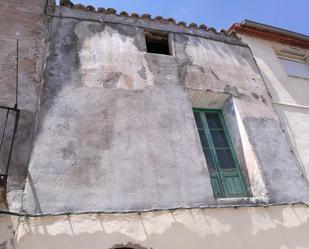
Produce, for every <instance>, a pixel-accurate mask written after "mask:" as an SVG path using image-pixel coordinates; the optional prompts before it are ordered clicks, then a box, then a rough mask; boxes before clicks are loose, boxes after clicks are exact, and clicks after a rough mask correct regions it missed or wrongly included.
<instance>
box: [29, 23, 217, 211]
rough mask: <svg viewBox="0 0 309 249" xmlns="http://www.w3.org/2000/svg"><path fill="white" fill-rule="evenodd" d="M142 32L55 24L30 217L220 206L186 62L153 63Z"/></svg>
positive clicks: (159, 60) (32, 173) (34, 156)
mask: <svg viewBox="0 0 309 249" xmlns="http://www.w3.org/2000/svg"><path fill="white" fill-rule="evenodd" d="M141 32H142V31H141V30H138V29H136V28H133V27H127V26H117V25H107V24H105V25H104V24H98V23H92V22H83V21H80V22H79V21H73V20H70V19H54V21H53V30H52V35H51V37H52V40H51V47H50V48H51V49H50V52H49V56H48V58H47V65H46V69H45V84H44V87H43V93H42V99H41V109H40V116H39V124H38V134H37V138H36V145H35V147H34V149H33V154H32V158H31V161H30V172H29V182H28V184H27V186H26V190H25V197H24V206H23V208H24V209H25V210H26V211H28V212H59V211H68V210H74V211H80V210H106V211H124V210H139V209H152V208H173V207H179V206H187V207H189V206H191V205H193V206H199V205H202V204H203V203H207V202H210V203H213V202H214V198H213V194H212V189H211V186H210V180H209V177H208V171H207V166H206V164H205V160H204V158H203V156H202V155H201V154H199V150H198V148H199V147H198V146H199V144H198V138H197V137H196V134H195V130H194V129H195V127H194V121H193V115H192V112H191V105H190V102H189V101H188V96H187V94H186V91H185V87H184V84H183V83H182V82H181V81H179V80H178V74H179V69H178V65H177V63H176V60H177V58H176V57H169V56H161V55H148V54H147V55H146V54H145V53H144V52H143V51H141V50H142V48H143V46H144V43H143V42H141V41H140V40H141V39H142V36H141V35H140V37H139V36H138V34H141ZM107 41H108V42H107ZM98 44H102V46H98ZM113 44H115V45H113ZM136 44H139V45H138V46H137V45H136ZM113 46H114V47H113ZM188 121H189V122H188ZM51 148H52V149H51ZM192 148H195V149H192ZM30 177H31V178H30ZM30 179H31V180H30ZM192 179H194V181H192Z"/></svg>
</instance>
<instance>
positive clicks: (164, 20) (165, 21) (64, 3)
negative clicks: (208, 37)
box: [60, 0, 231, 36]
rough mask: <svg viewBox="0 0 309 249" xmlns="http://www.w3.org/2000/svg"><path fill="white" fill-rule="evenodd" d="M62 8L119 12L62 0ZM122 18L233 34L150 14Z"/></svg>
mask: <svg viewBox="0 0 309 249" xmlns="http://www.w3.org/2000/svg"><path fill="white" fill-rule="evenodd" d="M60 6H65V7H69V8H72V9H78V10H83V11H89V12H97V13H104V14H110V15H117V11H116V10H115V9H113V8H107V9H105V8H102V7H100V8H98V9H97V10H96V9H95V8H94V7H93V6H91V5H88V6H84V5H82V4H73V3H72V2H71V1H70V0H60ZM119 15H120V16H124V17H128V18H137V19H139V18H142V19H147V20H152V21H155V22H159V23H162V24H168V23H170V24H175V25H178V26H180V27H185V28H191V29H202V30H206V31H211V32H214V33H216V34H224V35H226V36H230V35H231V34H229V33H227V32H226V31H225V30H223V29H222V30H221V31H220V33H219V32H218V31H217V30H216V29H215V28H212V27H210V28H207V26H206V25H204V24H201V25H199V26H198V25H197V24H196V23H190V24H189V25H188V26H187V24H186V23H185V22H184V21H179V22H178V23H177V22H176V21H175V19H173V18H164V17H162V16H156V17H155V18H154V19H152V18H151V15H150V14H142V15H141V16H140V15H139V14H137V13H131V15H129V14H128V13H127V12H126V11H121V12H120V14H119Z"/></svg>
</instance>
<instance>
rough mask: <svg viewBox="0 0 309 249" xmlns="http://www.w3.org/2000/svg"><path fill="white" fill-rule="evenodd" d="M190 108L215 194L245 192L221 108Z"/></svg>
mask: <svg viewBox="0 0 309 249" xmlns="http://www.w3.org/2000/svg"><path fill="white" fill-rule="evenodd" d="M193 112H194V118H195V121H196V125H197V129H198V133H199V137H200V141H201V145H202V148H203V152H204V155H205V158H206V162H207V166H208V169H209V173H210V179H211V184H212V187H213V191H214V195H215V197H216V198H228V197H242V196H247V195H248V193H247V189H246V186H245V183H244V180H243V176H242V173H241V171H240V167H239V163H238V161H237V158H236V155H235V153H234V150H233V147H232V144H231V140H230V138H229V135H228V132H227V129H226V126H225V123H224V120H223V115H222V113H221V111H220V110H204V109H193Z"/></svg>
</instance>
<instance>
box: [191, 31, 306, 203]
mask: <svg viewBox="0 0 309 249" xmlns="http://www.w3.org/2000/svg"><path fill="white" fill-rule="evenodd" d="M186 54H187V55H188V56H189V58H190V61H191V64H190V65H189V66H188V70H187V72H188V73H187V75H186V79H185V82H186V84H187V86H188V87H189V88H190V89H194V90H195V91H205V90H207V89H208V90H211V91H216V92H221V93H226V94H230V95H231V96H233V99H234V106H235V109H237V112H238V115H239V116H238V127H239V128H242V127H244V128H245V132H244V130H242V132H243V137H242V142H243V143H246V144H247V146H246V147H245V149H243V150H245V151H246V152H247V153H249V154H247V153H246V157H247V161H249V160H248V159H249V158H251V159H255V160H257V163H258V164H259V167H258V166H257V165H256V163H255V162H256V161H255V160H254V161H251V162H249V164H247V169H248V172H250V175H251V176H250V175H249V176H248V178H249V179H251V180H250V181H251V185H253V186H255V188H254V189H252V193H254V192H256V193H259V195H258V196H259V197H261V196H265V195H266V194H267V192H268V195H269V198H270V201H271V202H286V201H297V200H308V198H309V185H308V183H307V182H306V181H305V179H304V178H303V177H302V175H301V171H300V170H299V166H298V162H297V160H296V159H295V156H294V155H293V154H292V153H291V147H290V146H289V144H288V141H287V138H286V136H285V134H284V133H283V132H282V131H281V127H280V122H279V120H278V118H277V116H276V114H275V113H274V111H273V109H272V104H271V100H270V98H269V95H268V92H267V90H266V87H265V85H264V82H263V79H262V78H261V75H260V74H259V72H258V69H257V67H256V64H255V62H254V59H253V57H252V55H251V53H250V51H249V49H248V48H246V47H241V46H232V45H230V44H227V43H220V42H215V41H209V40H206V39H201V38H196V37H190V38H189V41H188V44H187V46H186ZM205 107H206V106H205ZM248 139H249V143H248ZM234 144H235V143H234ZM236 145H237V144H236ZM252 150H253V151H254V154H252ZM240 161H241V160H240ZM261 169H262V171H261ZM263 180H264V181H265V182H263ZM265 183H266V189H265V187H264V186H265V185H264V184H265Z"/></svg>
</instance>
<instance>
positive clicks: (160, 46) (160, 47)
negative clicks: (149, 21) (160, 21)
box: [145, 31, 171, 55]
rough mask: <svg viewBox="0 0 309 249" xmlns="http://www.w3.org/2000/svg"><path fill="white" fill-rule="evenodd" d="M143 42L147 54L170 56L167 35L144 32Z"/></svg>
mask: <svg viewBox="0 0 309 249" xmlns="http://www.w3.org/2000/svg"><path fill="white" fill-rule="evenodd" d="M145 40H146V47H147V52H148V53H154V54H166V55H171V53H170V46H169V42H168V33H165V32H151V31H145Z"/></svg>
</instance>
